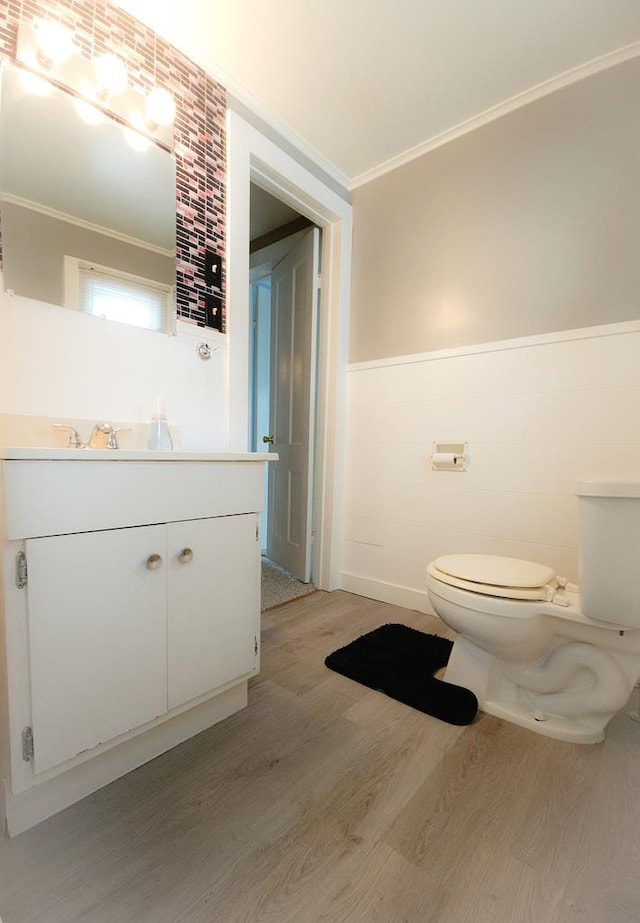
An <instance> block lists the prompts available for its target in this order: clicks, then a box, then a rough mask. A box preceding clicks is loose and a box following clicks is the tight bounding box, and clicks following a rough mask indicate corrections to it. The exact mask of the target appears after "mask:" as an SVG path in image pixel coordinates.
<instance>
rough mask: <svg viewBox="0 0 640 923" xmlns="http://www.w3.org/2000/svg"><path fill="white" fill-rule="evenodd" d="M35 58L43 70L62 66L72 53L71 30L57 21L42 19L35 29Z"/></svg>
mask: <svg viewBox="0 0 640 923" xmlns="http://www.w3.org/2000/svg"><path fill="white" fill-rule="evenodd" d="M35 33H36V42H37V49H36V56H37V60H38V63H39V64H40V65H41V66H42V67H43V68H44V69H45V70H53V69H54V68H55V67H56V66H57V65H59V64H62V62H63V61H66V60H67V58H68V57H69V56H70V55H71V53H72V51H73V34H72V32H71V29H68V28H67V26H64V25H63V24H62V23H61V22H58V20H57V19H43V20H41V21H40V22H39V23H38V24H37V26H36V29H35Z"/></svg>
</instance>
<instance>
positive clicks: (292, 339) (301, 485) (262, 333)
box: [249, 183, 320, 608]
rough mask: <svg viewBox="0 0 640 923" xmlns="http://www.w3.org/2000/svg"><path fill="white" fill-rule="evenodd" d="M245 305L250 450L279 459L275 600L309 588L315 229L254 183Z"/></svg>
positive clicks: (272, 574)
mask: <svg viewBox="0 0 640 923" xmlns="http://www.w3.org/2000/svg"><path fill="white" fill-rule="evenodd" d="M250 301H251V318H250V321H251V322H250V348H249V358H250V361H249V378H250V381H249V394H250V402H249V403H250V414H249V445H250V448H251V450H252V451H258V452H259V451H270V450H271V451H274V452H276V453H277V454H278V456H279V459H278V461H277V462H271V463H270V464H269V465H268V466H266V467H267V472H266V482H265V494H266V503H265V511H264V513H263V520H262V530H261V535H262V552H263V572H264V576H265V582H266V586H267V588H268V594H267V595H269V596H271V597H272V599H276V603H274V604H279V603H280V602H283V601H286V600H287V599H288V598H294V597H296V596H299V595H303V594H304V593H305V592H307V591H308V590H309V589H312V588H313V584H312V581H313V569H312V542H313V535H314V525H313V520H314V509H313V495H314V459H315V435H316V433H315V430H316V403H317V402H316V391H317V342H318V336H317V332H318V314H319V305H320V231H319V229H318V228H316V227H314V226H313V223H312V222H311V221H310V220H309V219H307V218H305V217H304V216H302V215H300V214H298V213H296V212H295V211H294V210H293V209H291V208H290V207H289V206H287V205H285V204H284V203H282V202H280V201H279V200H278V199H276V198H275V197H274V196H272V195H270V194H269V193H267V192H266V191H265V190H263V189H261V188H260V187H259V186H257V185H256V184H254V183H252V184H251V193H250ZM265 569H266V570H265ZM274 593H275V596H274V595H273V594H274ZM268 602H269V601H268V600H267V605H264V606H263V608H268V607H269V605H268Z"/></svg>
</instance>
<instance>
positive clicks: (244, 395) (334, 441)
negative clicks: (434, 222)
mask: <svg viewBox="0 0 640 923" xmlns="http://www.w3.org/2000/svg"><path fill="white" fill-rule="evenodd" d="M251 182H254V183H256V184H257V185H258V186H261V187H262V188H263V189H265V190H266V191H267V192H269V193H271V194H272V195H274V196H275V197H276V198H278V199H281V200H282V201H283V202H286V203H287V204H288V205H290V206H291V207H292V208H294V209H295V210H296V211H298V212H299V213H300V214H302V215H306V216H307V217H308V218H310V219H311V220H312V221H313V223H314V224H317V225H318V226H319V227H320V228H321V229H322V231H323V234H322V288H321V298H320V324H319V331H318V333H319V337H318V375H317V402H316V412H317V431H316V447H315V463H314V467H315V484H314V492H313V493H314V495H313V504H314V531H315V540H314V544H313V555H312V570H313V574H314V582H315V584H316V586H317V587H319V588H320V589H325V590H334V589H337V588H338V586H339V583H338V571H339V560H340V553H341V544H342V509H343V504H342V493H343V484H344V437H345V412H346V366H347V361H348V339H349V299H350V286H351V232H352V213H351V205H350V203H349V202H347V201H346V200H345V199H344V198H342V196H340V195H338V193H336V192H335V191H334V190H333V189H331V188H330V187H329V186H327V185H326V184H325V183H324V182H323V181H322V180H321V179H319V178H318V177H317V176H316V175H314V174H313V173H311V172H310V171H309V170H307V169H306V168H305V167H303V166H302V164H300V163H299V162H298V161H297V160H294V158H293V157H291V156H290V155H289V154H287V153H285V152H284V151H283V150H282V149H281V148H279V147H278V146H277V145H276V144H274V143H273V142H272V141H270V140H269V139H268V138H267V137H265V135H263V134H262V133H261V132H259V131H258V130H257V129H256V128H254V127H253V126H252V125H250V124H249V123H248V122H246V121H245V120H244V119H243V118H242V117H241V116H240V115H239V114H238V113H237V112H235V111H234V110H233V109H229V110H228V111H227V273H226V283H227V285H226V297H227V305H228V314H227V334H228V342H229V352H228V366H227V402H228V435H227V440H228V441H227V448H228V449H229V450H230V451H246V448H247V443H248V437H249V412H250V411H249V400H250V395H249V338H250V317H251V310H250V283H249V187H250V183H251Z"/></svg>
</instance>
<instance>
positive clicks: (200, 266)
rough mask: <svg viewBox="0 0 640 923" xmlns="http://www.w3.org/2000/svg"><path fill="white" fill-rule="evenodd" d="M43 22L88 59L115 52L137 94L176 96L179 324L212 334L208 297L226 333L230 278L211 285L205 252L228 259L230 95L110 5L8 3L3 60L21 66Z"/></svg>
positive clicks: (1, 16) (0, 38)
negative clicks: (60, 30) (22, 32)
mask: <svg viewBox="0 0 640 923" xmlns="http://www.w3.org/2000/svg"><path fill="white" fill-rule="evenodd" d="M39 18H51V19H58V20H60V21H61V22H63V23H64V24H65V25H67V26H70V27H71V28H72V29H73V31H74V36H75V37H74V43H75V46H76V49H77V51H78V52H79V53H80V54H82V55H83V56H85V57H87V58H93V57H95V56H97V55H99V54H102V53H104V52H107V51H110V52H113V53H114V54H116V55H118V56H119V57H121V58H122V60H123V61H124V62H125V64H126V65H127V70H128V73H129V81H130V83H131V84H132V85H133V86H135V87H136V88H138V89H140V90H143V91H145V92H146V91H148V90H149V89H151V87H153V86H154V85H155V86H162V87H165V88H166V89H168V90H169V91H170V92H171V93H172V94H173V97H174V99H175V102H176V109H177V115H176V120H175V125H174V152H175V157H176V242H177V262H176V265H177V309H178V316H179V317H180V318H181V319H183V320H187V321H190V322H192V323H195V324H198V325H199V326H206V325H207V304H206V302H207V298H206V295H207V293H208V294H209V295H210V296H211V295H213V296H215V297H216V299H220V301H221V302H222V329H223V330H224V327H225V306H224V272H223V273H222V278H221V279H220V283H219V288H217V289H212V288H211V287H207V285H206V283H205V252H206V251H207V250H209V251H213V252H215V253H217V254H219V255H223V254H224V252H225V173H226V166H225V163H226V162H225V116H226V92H225V89H224V87H222V86H221V85H220V84H219V83H217V82H216V81H215V80H213V79H212V78H211V77H209V76H208V74H206V72H205V71H204V70H202V68H200V67H198V66H197V65H196V64H194V63H193V62H192V61H190V60H189V59H188V58H186V57H185V56H184V55H183V54H181V53H180V52H179V51H177V49H175V48H173V47H172V46H171V45H169V44H168V42H165V41H164V40H163V39H162V38H160V37H159V36H158V35H156V34H155V32H153V31H152V30H151V29H149V28H148V27H147V26H144V25H142V23H139V22H138V21H137V20H135V19H134V18H133V17H132V16H130V15H129V14H128V13H125V12H124V11H122V10H120V9H119V8H118V7H116V6H112V5H111V3H108V2H106V0H58V2H51V0H21V2H20V0H8V2H4V3H0V56H2V57H9V58H15V53H16V43H17V36H18V24H19V23H20V22H25V23H28V24H30V25H31V24H33V22H34V21H35V20H36V19H39ZM0 257H1V253H0ZM209 300H211V298H210V299H209ZM209 322H211V321H210V320H209ZM216 326H217V325H216Z"/></svg>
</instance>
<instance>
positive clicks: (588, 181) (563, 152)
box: [350, 59, 640, 362]
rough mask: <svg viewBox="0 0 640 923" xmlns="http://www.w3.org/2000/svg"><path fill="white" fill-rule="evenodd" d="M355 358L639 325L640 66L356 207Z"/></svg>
mask: <svg viewBox="0 0 640 923" xmlns="http://www.w3.org/2000/svg"><path fill="white" fill-rule="evenodd" d="M353 206H354V255H353V298H352V320H351V346H350V359H351V361H352V362H361V361H365V360H370V359H378V358H384V357H390V356H399V355H407V354H411V353H417V352H424V351H428V350H432V349H441V348H446V347H451V346H461V345H469V344H473V343H481V342H486V341H490V340H499V339H506V338H510V337H518V336H525V335H530V334H536V333H545V332H550V331H555V330H566V329H571V328H575V327H585V326H591V325H593V324H603V323H608V322H614V321H623V320H631V319H636V318H638V317H640V309H639V301H640V60H639V59H635V60H633V61H630V62H627V63H625V64H622V65H618V66H617V67H615V68H611V69H610V70H607V71H604V72H602V73H600V74H597V75H594V76H593V77H589V78H587V79H586V80H582V81H580V82H579V83H577V84H574V85H573V86H570V87H567V88H565V89H562V90H560V91H558V92H556V93H554V94H552V95H550V96H548V97H546V98H544V99H541V100H539V101H537V102H535V103H532V104H530V105H528V106H525V107H523V108H521V109H519V110H517V111H515V112H513V113H511V114H509V115H507V116H504V117H502V118H500V119H498V120H497V121H495V122H492V123H490V124H488V125H486V126H485V127H483V128H481V129H478V130H476V131H473V132H471V133H470V134H468V135H465V136H463V137H462V138H459V139H458V140H456V141H453V142H451V143H449V144H447V145H445V146H443V147H441V148H439V149H437V150H435V151H432V152H431V153H429V154H426V155H424V156H423V157H421V158H419V159H417V160H415V161H413V162H411V163H409V164H407V165H406V166H404V167H401V168H398V169H396V170H394V171H392V172H391V173H388V174H386V175H385V176H382V177H380V178H379V179H377V180H374V181H372V182H370V183H368V184H366V185H364V186H362V187H360V188H358V189H356V190H355V191H354V193H353Z"/></svg>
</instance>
